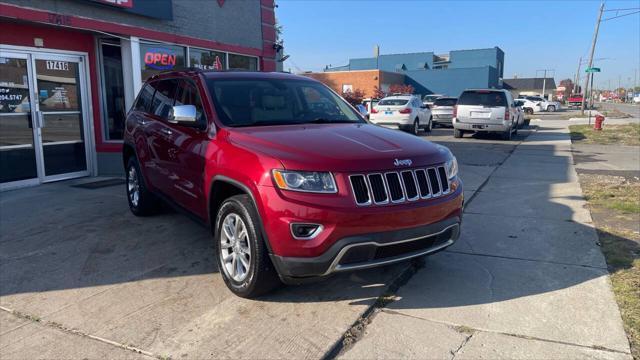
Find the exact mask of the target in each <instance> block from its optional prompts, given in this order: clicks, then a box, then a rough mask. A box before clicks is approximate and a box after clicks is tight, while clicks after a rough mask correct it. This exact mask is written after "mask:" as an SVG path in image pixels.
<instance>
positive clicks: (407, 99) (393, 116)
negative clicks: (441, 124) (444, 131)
mask: <svg viewBox="0 0 640 360" xmlns="http://www.w3.org/2000/svg"><path fill="white" fill-rule="evenodd" d="M369 121H371V122H372V123H374V124H377V125H381V126H384V127H389V128H393V129H401V130H405V131H409V132H411V133H412V134H414V135H418V133H419V132H420V129H424V130H425V131H426V132H431V128H432V123H431V122H432V117H431V110H430V109H429V107H428V106H427V105H424V104H422V101H421V100H420V98H419V97H418V96H415V95H393V96H388V97H386V98H384V99H382V100H380V102H378V104H377V105H376V106H374V107H373V109H371V114H369Z"/></svg>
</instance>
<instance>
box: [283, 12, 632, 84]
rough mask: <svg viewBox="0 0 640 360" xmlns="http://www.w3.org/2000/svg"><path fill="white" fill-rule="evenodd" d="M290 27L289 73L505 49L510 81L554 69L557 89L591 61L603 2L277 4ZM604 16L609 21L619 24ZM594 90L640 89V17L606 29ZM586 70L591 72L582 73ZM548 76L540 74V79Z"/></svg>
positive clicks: (286, 31)
mask: <svg viewBox="0 0 640 360" xmlns="http://www.w3.org/2000/svg"><path fill="white" fill-rule="evenodd" d="M277 4H278V8H277V9H276V16H277V18H278V21H279V23H280V24H281V25H282V26H283V29H284V32H283V39H284V42H285V53H286V54H289V55H291V58H290V60H287V61H286V62H285V70H289V69H291V71H293V72H298V71H300V70H312V71H319V70H321V69H322V68H324V66H325V65H327V64H332V65H334V66H335V65H344V64H346V63H347V62H348V60H349V58H357V57H370V56H373V47H374V45H375V44H379V45H380V50H381V53H382V54H389V53H408V52H420V51H435V52H436V53H439V52H442V53H446V52H447V51H449V50H458V49H475V48H487V47H493V46H499V47H500V48H501V49H502V50H504V52H505V73H504V74H505V77H506V78H510V77H513V75H514V74H517V75H518V76H519V77H533V76H535V75H536V70H538V69H545V68H546V69H555V78H556V81H558V82H559V81H560V80H561V79H564V78H568V77H569V78H572V79H573V77H574V74H575V71H576V67H577V65H578V58H579V57H580V56H584V58H587V57H588V54H589V47H590V44H591V38H592V36H593V30H594V27H595V22H596V17H597V13H598V8H599V5H600V3H599V2H596V1H515V0H514V1H492V2H480V1H449V2H443V1H392V0H387V1H364V0H340V1H339V0H334V1H328V0H318V1H316V0H277ZM637 7H640V0H630V1H607V2H606V3H605V9H616V8H637ZM614 15H615V13H614V12H605V15H604V16H603V18H607V17H610V16H614ZM594 57H595V58H607V59H603V60H599V61H596V62H595V66H599V67H601V68H602V71H603V72H602V73H600V74H598V75H597V76H596V77H595V84H594V85H595V86H596V87H602V88H606V87H608V86H609V83H608V81H609V80H610V81H611V87H617V85H618V78H619V77H621V78H622V85H623V86H631V85H632V84H633V81H634V69H635V70H636V71H637V72H638V75H637V77H638V84H639V85H640V70H639V69H638V68H640V14H634V15H630V16H626V17H622V18H619V19H614V20H610V21H606V22H603V23H602V24H601V26H600V36H599V38H598V44H597V46H596V52H595V56H594ZM583 69H584V66H583ZM539 75H540V76H542V74H541V73H539Z"/></svg>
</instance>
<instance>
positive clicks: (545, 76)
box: [542, 69, 547, 99]
mask: <svg viewBox="0 0 640 360" xmlns="http://www.w3.org/2000/svg"><path fill="white" fill-rule="evenodd" d="M546 85H547V70H546V69H545V70H544V75H542V98H543V99H544V98H545V97H544V88H545V87H546Z"/></svg>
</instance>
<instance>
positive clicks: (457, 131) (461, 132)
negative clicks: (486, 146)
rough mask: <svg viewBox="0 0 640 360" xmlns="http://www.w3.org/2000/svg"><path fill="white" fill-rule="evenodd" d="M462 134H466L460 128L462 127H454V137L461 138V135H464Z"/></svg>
mask: <svg viewBox="0 0 640 360" xmlns="http://www.w3.org/2000/svg"><path fill="white" fill-rule="evenodd" d="M462 135H464V132H463V131H462V130H460V129H455V128H454V129H453V137H454V138H457V139H459V138H461V137H462Z"/></svg>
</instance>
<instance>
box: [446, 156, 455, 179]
mask: <svg viewBox="0 0 640 360" xmlns="http://www.w3.org/2000/svg"><path fill="white" fill-rule="evenodd" d="M444 167H445V169H446V170H447V176H449V180H451V179H453V178H454V177H456V175H458V160H456V157H455V156H452V157H451V160H449V161H447V162H446V163H445V164H444Z"/></svg>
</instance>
